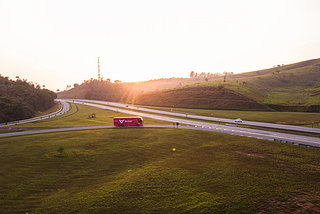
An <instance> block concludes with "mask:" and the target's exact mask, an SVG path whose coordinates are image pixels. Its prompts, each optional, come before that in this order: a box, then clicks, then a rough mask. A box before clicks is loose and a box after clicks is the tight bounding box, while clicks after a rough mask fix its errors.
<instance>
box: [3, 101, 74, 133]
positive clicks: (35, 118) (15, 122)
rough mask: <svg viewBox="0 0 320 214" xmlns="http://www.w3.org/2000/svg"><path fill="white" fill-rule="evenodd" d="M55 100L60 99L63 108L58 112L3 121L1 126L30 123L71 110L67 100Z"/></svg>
mask: <svg viewBox="0 0 320 214" xmlns="http://www.w3.org/2000/svg"><path fill="white" fill-rule="evenodd" d="M55 101H58V102H60V103H61V109H60V111H58V112H55V113H53V114H48V115H44V116H41V117H34V118H30V119H25V120H19V121H13V122H8V123H2V124H0V127H5V126H12V125H17V124H24V123H30V122H34V121H38V120H44V119H48V118H52V117H56V116H59V115H61V114H65V113H66V112H68V111H69V110H70V106H69V104H68V103H67V102H66V101H65V100H60V99H55Z"/></svg>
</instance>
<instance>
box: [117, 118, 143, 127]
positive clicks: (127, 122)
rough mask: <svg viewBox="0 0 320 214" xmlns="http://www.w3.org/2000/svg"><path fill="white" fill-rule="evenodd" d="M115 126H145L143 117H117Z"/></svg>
mask: <svg viewBox="0 0 320 214" xmlns="http://www.w3.org/2000/svg"><path fill="white" fill-rule="evenodd" d="M113 124H114V126H143V118H142V117H115V118H113Z"/></svg>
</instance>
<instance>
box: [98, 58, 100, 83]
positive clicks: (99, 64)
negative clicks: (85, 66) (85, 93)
mask: <svg viewBox="0 0 320 214" xmlns="http://www.w3.org/2000/svg"><path fill="white" fill-rule="evenodd" d="M98 80H100V62H99V57H98Z"/></svg>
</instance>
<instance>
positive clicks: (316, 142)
mask: <svg viewBox="0 0 320 214" xmlns="http://www.w3.org/2000/svg"><path fill="white" fill-rule="evenodd" d="M58 101H60V102H61V103H62V104H63V106H64V107H63V108H62V110H61V111H60V112H59V114H63V113H65V111H67V110H69V105H68V104H67V102H72V103H77V104H82V105H88V106H92V107H96V108H102V109H106V110H111V111H117V112H121V113H124V114H130V115H137V116H141V117H146V118H151V119H156V120H162V121H168V122H171V123H172V125H145V126H144V127H166V128H174V127H177V126H176V124H177V123H179V124H180V126H179V128H185V129H197V130H204V131H214V132H220V133H226V134H233V135H240V136H246V137H253V138H258V139H265V140H270V141H278V142H283V143H289V144H293V145H304V146H310V147H315V148H320V138H319V137H307V136H302V135H295V134H286V133H281V132H273V131H263V130H255V129H249V128H241V127H236V126H232V125H231V126H226V125H218V124H212V123H209V122H199V121H192V120H188V118H192V119H201V120H208V121H216V120H214V118H212V117H203V116H197V115H188V117H187V118H186V116H185V115H184V114H180V113H172V112H164V111H158V110H152V109H148V108H143V107H139V110H141V111H142V110H143V111H148V112H150V113H145V112H140V111H132V110H133V109H134V110H136V109H137V107H132V106H131V107H127V108H125V109H124V108H123V107H125V105H124V104H119V103H111V102H104V101H93V100H62V99H60V100H58ZM98 103H99V104H98ZM106 105H109V106H106ZM110 105H111V106H112V107H111V106H110ZM118 107H121V108H118ZM152 113H157V114H166V115H168V116H162V115H154V114H152ZM55 115H58V114H55ZM52 116H53V115H51V116H47V117H43V118H33V119H30V120H26V121H25V122H32V121H37V120H40V119H46V118H50V117H52ZM169 116H179V117H185V118H173V117H169ZM231 121H232V122H233V120H227V119H221V122H230V123H231ZM20 123H21V122H19V124H20ZM252 123H256V122H252ZM181 124H183V126H181ZM259 124H260V126H262V125H261V124H267V125H272V124H269V123H259ZM11 125H12V124H11ZM274 125H276V124H274ZM279 126H280V127H281V129H286V128H287V129H288V127H287V126H285V125H279ZM289 127H291V126H289ZM99 128H119V127H114V126H90V127H71V128H70V127H69V128H57V129H48V130H36V131H25V132H12V133H4V134H0V137H11V136H18V135H25V134H39V133H46V132H57V131H71V130H83V129H99ZM126 128H127V127H126ZM131 128H141V127H131ZM273 128H274V127H273ZM295 128H297V127H295ZM309 129H310V128H309ZM293 130H295V129H293ZM313 130H314V129H312V130H310V131H309V132H311V131H313ZM314 131H317V130H316V129H315V130H314ZM316 133H317V132H316Z"/></svg>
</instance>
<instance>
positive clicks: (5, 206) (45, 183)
mask: <svg viewBox="0 0 320 214" xmlns="http://www.w3.org/2000/svg"><path fill="white" fill-rule="evenodd" d="M59 148H60V150H59ZM61 148H62V151H61ZM173 148H175V149H176V150H175V151H173ZM0 151H1V155H0V162H1V165H0V176H1V179H0V182H1V185H0V198H1V200H0V212H1V213H25V212H29V213H209V212H214V213H259V212H260V213H279V212H282V213H292V212H298V211H301V212H302V213H315V212H319V211H320V194H319V191H320V186H319V177H320V163H319V159H320V150H317V149H310V148H305V147H298V146H292V145H287V144H280V143H275V142H271V141H264V140H257V139H253V138H246V137H239V136H232V135H225V134H220V133H214V132H205V131H196V130H183V129H154V128H121V129H119V128H115V129H104V130H86V131H73V132H61V133H49V134H39V135H31V136H20V137H13V138H1V139H0Z"/></svg>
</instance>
